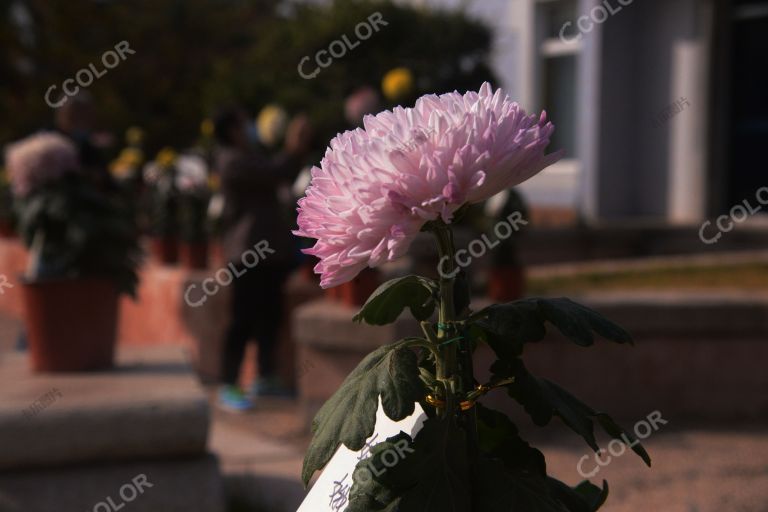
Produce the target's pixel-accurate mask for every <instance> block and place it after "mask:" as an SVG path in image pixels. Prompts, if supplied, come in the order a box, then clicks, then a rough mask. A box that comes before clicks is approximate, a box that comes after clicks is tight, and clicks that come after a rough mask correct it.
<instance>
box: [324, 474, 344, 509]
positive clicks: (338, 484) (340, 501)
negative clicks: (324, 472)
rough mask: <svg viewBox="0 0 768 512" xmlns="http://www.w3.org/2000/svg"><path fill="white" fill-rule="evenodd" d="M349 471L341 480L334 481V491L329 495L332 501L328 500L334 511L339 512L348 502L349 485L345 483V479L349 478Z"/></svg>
mask: <svg viewBox="0 0 768 512" xmlns="http://www.w3.org/2000/svg"><path fill="white" fill-rule="evenodd" d="M348 476H349V473H347V474H346V475H344V477H343V478H342V479H341V480H337V481H335V482H333V491H332V492H331V494H330V495H329V497H330V498H331V501H330V502H328V506H329V507H331V510H333V512H339V510H341V509H342V508H344V506H346V504H347V497H348V496H349V485H343V484H344V480H346V479H347V477H348Z"/></svg>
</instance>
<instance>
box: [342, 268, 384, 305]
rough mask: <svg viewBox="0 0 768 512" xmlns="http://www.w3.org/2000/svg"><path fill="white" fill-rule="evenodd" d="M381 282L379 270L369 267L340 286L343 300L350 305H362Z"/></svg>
mask: <svg viewBox="0 0 768 512" xmlns="http://www.w3.org/2000/svg"><path fill="white" fill-rule="evenodd" d="M380 284H381V275H380V274H379V272H378V271H377V270H374V269H371V268H367V269H365V270H363V271H362V272H360V273H359V274H358V275H357V277H355V278H354V279H353V280H351V281H349V282H346V283H344V284H342V285H341V286H339V287H338V288H340V290H341V302H342V303H343V304H345V305H347V306H349V307H360V306H362V305H363V304H365V301H366V300H368V297H370V295H371V294H372V293H373V292H374V291H375V290H376V288H378V287H379V285H380Z"/></svg>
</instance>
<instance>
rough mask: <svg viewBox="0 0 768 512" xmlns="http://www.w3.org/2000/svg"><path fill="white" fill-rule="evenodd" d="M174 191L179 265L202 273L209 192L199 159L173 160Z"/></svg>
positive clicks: (206, 250)
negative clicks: (176, 200) (177, 224)
mask: <svg viewBox="0 0 768 512" xmlns="http://www.w3.org/2000/svg"><path fill="white" fill-rule="evenodd" d="M176 189H177V190H178V215H179V221H178V222H179V234H180V238H181V244H180V246H179V256H180V260H181V263H182V265H184V267H186V268H188V269H198V270H199V269H205V268H206V267H207V266H208V230H207V221H208V204H209V202H210V200H211V189H210V186H209V182H208V168H207V165H206V164H205V160H203V158H201V157H199V156H196V155H181V156H180V157H179V158H178V159H177V160H176Z"/></svg>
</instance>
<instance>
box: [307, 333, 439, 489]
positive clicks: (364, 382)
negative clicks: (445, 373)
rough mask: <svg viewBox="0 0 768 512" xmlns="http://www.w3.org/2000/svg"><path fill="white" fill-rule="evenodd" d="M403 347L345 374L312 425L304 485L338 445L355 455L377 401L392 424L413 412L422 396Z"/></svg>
mask: <svg viewBox="0 0 768 512" xmlns="http://www.w3.org/2000/svg"><path fill="white" fill-rule="evenodd" d="M404 343H406V342H405V341H400V342H397V343H393V344H391V345H385V346H383V347H381V348H379V349H377V350H376V351H374V352H372V353H371V354H369V355H368V356H366V358H365V359H363V361H362V362H361V363H360V364H359V365H358V366H357V368H355V370H353V371H352V373H350V374H349V376H348V377H347V379H346V380H345V381H344V383H343V384H342V385H341V387H340V388H339V389H338V391H336V393H335V394H334V395H333V396H332V397H331V398H330V399H329V400H328V401H327V402H326V403H325V404H324V405H323V407H322V408H321V409H320V411H319V412H318V413H317V416H315V419H314V421H313V422H312V433H313V434H314V436H313V438H312V442H311V443H310V445H309V448H308V449H307V454H306V456H305V458H304V467H303V470H302V479H303V481H304V484H305V485H306V484H307V483H308V482H309V479H310V478H311V477H312V474H313V473H314V472H315V471H317V470H319V469H321V468H322V467H323V466H325V464H326V463H327V462H328V461H329V460H330V458H331V457H332V456H333V454H334V453H335V452H336V450H337V449H338V447H339V445H340V444H341V443H344V445H345V446H346V447H347V448H349V449H350V450H353V451H354V450H360V449H361V448H362V447H363V445H364V444H365V441H366V439H368V437H370V436H371V435H372V434H373V430H374V427H375V426H376V410H377V409H378V403H379V396H381V403H382V407H383V409H384V412H385V413H386V415H387V416H388V417H389V418H391V419H392V420H394V421H399V420H402V419H403V418H405V417H407V416H410V415H411V414H413V412H414V404H415V403H416V402H417V401H418V400H419V399H421V398H423V396H424V389H423V387H422V385H421V382H420V381H419V378H418V375H419V373H418V368H417V366H416V355H415V354H414V353H413V351H411V350H410V349H408V348H406V347H404Z"/></svg>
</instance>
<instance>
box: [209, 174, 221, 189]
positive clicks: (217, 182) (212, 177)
mask: <svg viewBox="0 0 768 512" xmlns="http://www.w3.org/2000/svg"><path fill="white" fill-rule="evenodd" d="M220 187H221V179H220V178H219V175H218V174H213V173H211V174H209V175H208V188H209V189H211V191H212V192H218V191H219V188H220Z"/></svg>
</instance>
